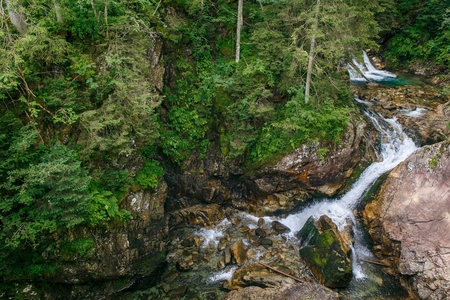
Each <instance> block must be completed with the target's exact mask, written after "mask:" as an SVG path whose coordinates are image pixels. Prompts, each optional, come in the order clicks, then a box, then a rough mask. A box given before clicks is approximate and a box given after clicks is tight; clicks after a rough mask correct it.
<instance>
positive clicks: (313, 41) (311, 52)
mask: <svg viewBox="0 0 450 300" xmlns="http://www.w3.org/2000/svg"><path fill="white" fill-rule="evenodd" d="M319 9H320V0H317V3H316V12H315V16H314V24H313V28H312V30H313V33H312V38H311V49H310V50H309V60H308V71H307V74H306V87H305V103H308V101H309V90H310V87H311V74H312V68H313V62H314V46H315V44H316V34H317V23H318V20H319Z"/></svg>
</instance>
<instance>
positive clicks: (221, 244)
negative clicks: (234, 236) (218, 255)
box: [217, 238, 230, 251]
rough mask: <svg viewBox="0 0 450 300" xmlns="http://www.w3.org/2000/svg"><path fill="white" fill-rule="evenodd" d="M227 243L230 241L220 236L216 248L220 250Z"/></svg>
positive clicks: (227, 244)
mask: <svg viewBox="0 0 450 300" xmlns="http://www.w3.org/2000/svg"><path fill="white" fill-rule="evenodd" d="M229 245H230V242H228V241H227V240H226V239H225V238H221V239H220V241H219V245H218V246H217V250H219V251H222V250H224V249H225V248H226V247H228V246H229Z"/></svg>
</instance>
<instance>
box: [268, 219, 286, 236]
mask: <svg viewBox="0 0 450 300" xmlns="http://www.w3.org/2000/svg"><path fill="white" fill-rule="evenodd" d="M271 225H272V229H273V230H275V232H276V233H277V234H282V233H288V232H291V230H290V229H289V227H287V226H286V225H283V224H281V223H280V222H279V221H273V222H272V224H271Z"/></svg>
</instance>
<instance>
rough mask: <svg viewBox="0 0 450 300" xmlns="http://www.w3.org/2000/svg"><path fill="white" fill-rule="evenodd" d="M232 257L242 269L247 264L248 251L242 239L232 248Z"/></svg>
mask: <svg viewBox="0 0 450 300" xmlns="http://www.w3.org/2000/svg"><path fill="white" fill-rule="evenodd" d="M230 250H231V255H232V257H233V258H234V259H235V260H236V264H237V265H238V266H239V267H241V266H243V265H244V264H245V263H246V262H247V249H246V247H245V245H244V242H243V241H242V239H239V240H237V241H236V242H234V243H233V244H232V245H231V246H230Z"/></svg>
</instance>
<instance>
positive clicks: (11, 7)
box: [6, 0, 28, 34]
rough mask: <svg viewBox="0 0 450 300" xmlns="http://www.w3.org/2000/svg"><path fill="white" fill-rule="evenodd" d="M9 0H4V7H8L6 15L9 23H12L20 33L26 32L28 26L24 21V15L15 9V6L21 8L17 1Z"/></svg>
mask: <svg viewBox="0 0 450 300" xmlns="http://www.w3.org/2000/svg"><path fill="white" fill-rule="evenodd" d="M11 2H12V1H11V0H7V1H6V7H7V8H8V15H9V18H10V19H11V23H12V24H13V25H14V28H16V30H17V31H18V32H20V33H21V34H23V33H25V32H27V30H28V28H27V27H28V26H27V23H25V16H24V15H23V13H21V12H19V11H17V8H19V9H20V8H21V6H19V4H18V3H17V1H15V3H11Z"/></svg>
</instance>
